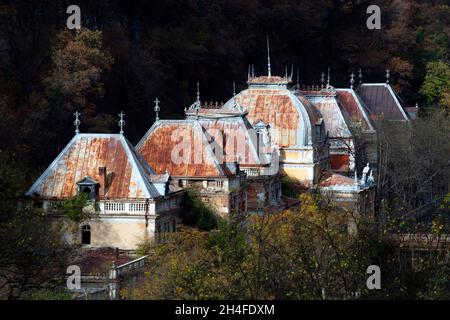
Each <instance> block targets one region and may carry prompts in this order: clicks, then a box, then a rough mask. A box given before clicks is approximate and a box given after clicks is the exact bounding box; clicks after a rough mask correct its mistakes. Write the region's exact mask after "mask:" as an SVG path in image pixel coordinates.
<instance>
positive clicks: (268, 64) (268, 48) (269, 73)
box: [267, 36, 272, 77]
mask: <svg viewBox="0 0 450 320" xmlns="http://www.w3.org/2000/svg"><path fill="white" fill-rule="evenodd" d="M267 76H269V77H271V76H272V73H271V72H270V45H269V36H267Z"/></svg>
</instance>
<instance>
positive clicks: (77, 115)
mask: <svg viewBox="0 0 450 320" xmlns="http://www.w3.org/2000/svg"><path fill="white" fill-rule="evenodd" d="M73 115H74V116H75V121H74V122H73V124H74V125H75V134H79V133H80V130H79V129H78V127H79V126H80V124H81V121H80V119H79V118H78V117H79V116H80V115H81V113H79V112H78V110H77V111H75V113H74V114H73Z"/></svg>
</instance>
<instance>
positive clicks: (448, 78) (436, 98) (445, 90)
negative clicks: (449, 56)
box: [420, 61, 450, 112]
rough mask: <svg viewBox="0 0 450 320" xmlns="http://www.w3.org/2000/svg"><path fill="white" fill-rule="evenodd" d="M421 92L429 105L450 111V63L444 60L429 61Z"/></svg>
mask: <svg viewBox="0 0 450 320" xmlns="http://www.w3.org/2000/svg"><path fill="white" fill-rule="evenodd" d="M420 93H421V94H422V95H423V96H424V97H425V99H426V102H427V103H428V105H429V106H440V107H441V108H443V109H444V110H447V112H450V65H449V64H448V63H446V62H444V61H432V62H429V63H428V64H427V74H426V76H425V80H424V82H423V84H422V87H421V89H420Z"/></svg>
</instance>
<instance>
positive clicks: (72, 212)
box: [62, 192, 88, 222]
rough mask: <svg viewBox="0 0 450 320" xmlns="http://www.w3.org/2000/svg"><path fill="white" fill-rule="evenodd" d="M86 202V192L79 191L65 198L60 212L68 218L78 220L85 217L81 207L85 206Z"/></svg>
mask: <svg viewBox="0 0 450 320" xmlns="http://www.w3.org/2000/svg"><path fill="white" fill-rule="evenodd" d="M87 202H88V195H87V194H86V193H84V192H83V193H80V194H79V195H76V196H74V197H72V198H71V199H69V200H67V201H66V202H65V203H64V205H63V206H62V213H63V214H64V215H66V216H67V217H68V218H69V219H71V220H73V221H76V222H79V221H82V220H84V219H85V218H87V216H86V214H85V213H84V212H83V208H84V207H86V205H87Z"/></svg>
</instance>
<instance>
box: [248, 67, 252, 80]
mask: <svg viewBox="0 0 450 320" xmlns="http://www.w3.org/2000/svg"><path fill="white" fill-rule="evenodd" d="M251 71H252V67H251V66H250V65H248V73H247V80H250V78H251Z"/></svg>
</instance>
